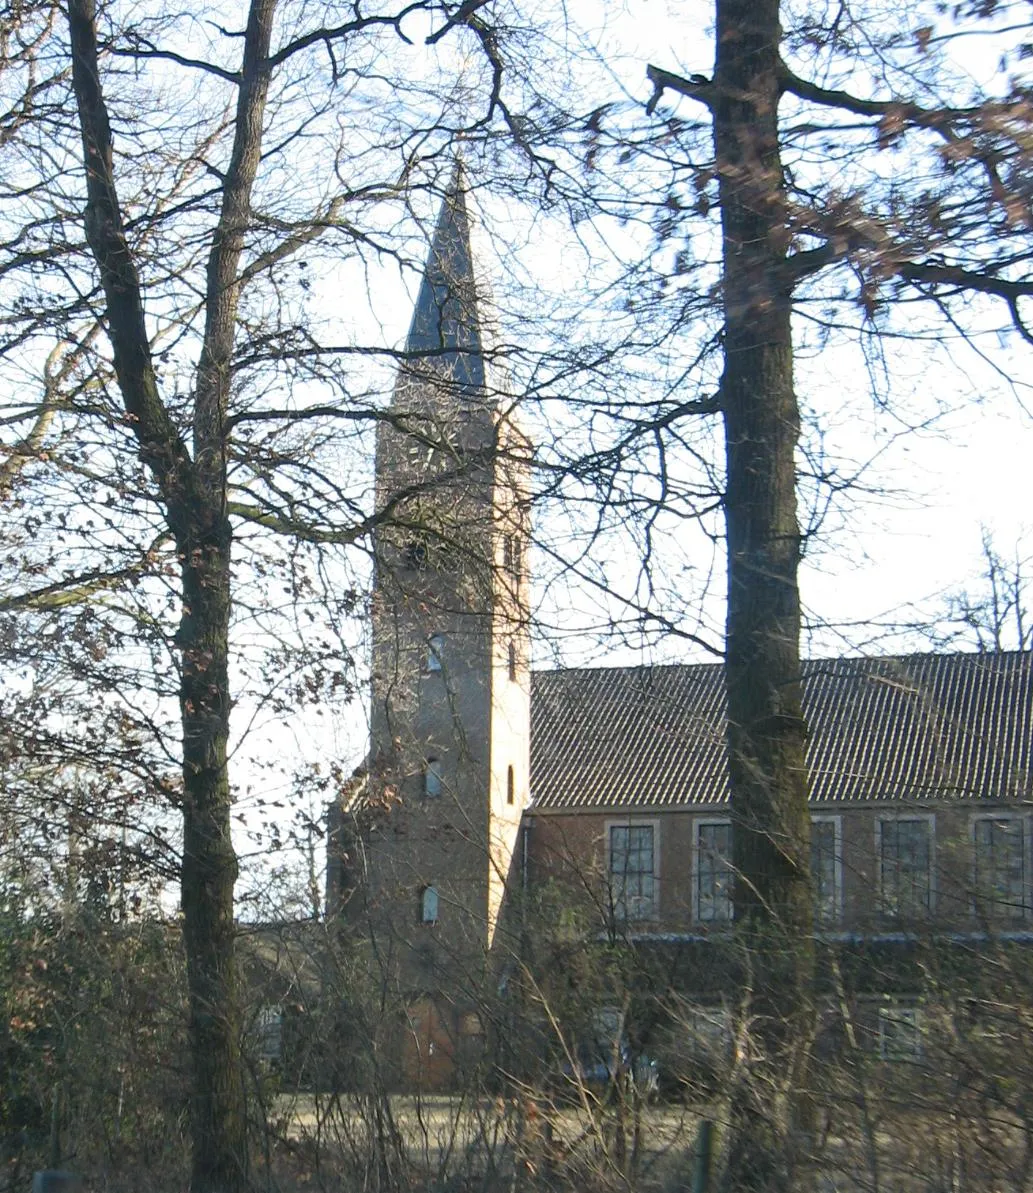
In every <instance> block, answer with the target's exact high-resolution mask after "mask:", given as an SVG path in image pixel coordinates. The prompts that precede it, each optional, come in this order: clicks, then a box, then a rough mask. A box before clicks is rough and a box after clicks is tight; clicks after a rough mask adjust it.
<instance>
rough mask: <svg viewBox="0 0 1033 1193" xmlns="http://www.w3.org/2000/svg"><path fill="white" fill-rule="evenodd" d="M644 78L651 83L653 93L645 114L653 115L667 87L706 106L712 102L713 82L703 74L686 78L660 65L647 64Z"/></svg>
mask: <svg viewBox="0 0 1033 1193" xmlns="http://www.w3.org/2000/svg"><path fill="white" fill-rule="evenodd" d="M646 78H647V79H649V81H650V82H651V83H652V84H653V94H652V95H651V96H650V98H649V102H648V103H647V104H646V115H647V116H652V115H653V113H654V112H655V111H656V105H657V104H658V103H659V102H660V100H661V99H662V98H663V94H664V92H665V91H666V90H667V89H668V88H670V89H671V90H672V91H677V92H678V94H679V95H686V96H688V97H689V99H694V100H697V101H698V102H699V103H701V104H704V105H705V106H706V107H708V108H709V107H710V106H711V105H712V103H713V83H711V81H710V80H709V79H708V78H706V77H704V76H703V75H690V76H689V77H688V78H687V79H686V78H685V77H684V76H683V75H676V74H674V73H673V72H672V71H669V70H664V69H663V68H662V67H659V66H647V67H646Z"/></svg>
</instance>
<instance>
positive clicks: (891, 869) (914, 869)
mask: <svg viewBox="0 0 1033 1193" xmlns="http://www.w3.org/2000/svg"><path fill="white" fill-rule="evenodd" d="M878 833H879V895H880V899H881V907H882V911H883V912H884V913H885V914H886V915H895V916H901V917H904V918H908V917H914V916H925V915H928V914H929V912H930V911H931V910H932V905H933V883H932V840H933V819H932V817H931V816H913V817H901V818H899V819H893V820H880V821H879V823H878Z"/></svg>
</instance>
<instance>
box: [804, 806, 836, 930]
mask: <svg viewBox="0 0 1033 1193" xmlns="http://www.w3.org/2000/svg"><path fill="white" fill-rule="evenodd" d="M841 824H842V821H841V820H840V818H839V817H838V816H815V817H813V818H812V819H811V886H812V888H813V891H814V918H815V921H816V922H817V923H818V924H834V923H836V922H837V921H838V920H839V919H840V917H841V916H842V914H843V865H842V856H843V855H842V830H841Z"/></svg>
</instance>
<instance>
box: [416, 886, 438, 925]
mask: <svg viewBox="0 0 1033 1193" xmlns="http://www.w3.org/2000/svg"><path fill="white" fill-rule="evenodd" d="M437 922H438V888H437V887H436V886H425V887H424V888H423V890H422V891H421V892H420V923H421V924H436V923H437Z"/></svg>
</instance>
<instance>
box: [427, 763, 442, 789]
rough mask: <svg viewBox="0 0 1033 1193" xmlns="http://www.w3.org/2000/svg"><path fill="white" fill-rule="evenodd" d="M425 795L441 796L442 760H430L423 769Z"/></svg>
mask: <svg viewBox="0 0 1033 1193" xmlns="http://www.w3.org/2000/svg"><path fill="white" fill-rule="evenodd" d="M423 794H424V795H428V796H437V795H440V794H441V759H440V758H428V759H427V765H426V766H425V767H424V769H423Z"/></svg>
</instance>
